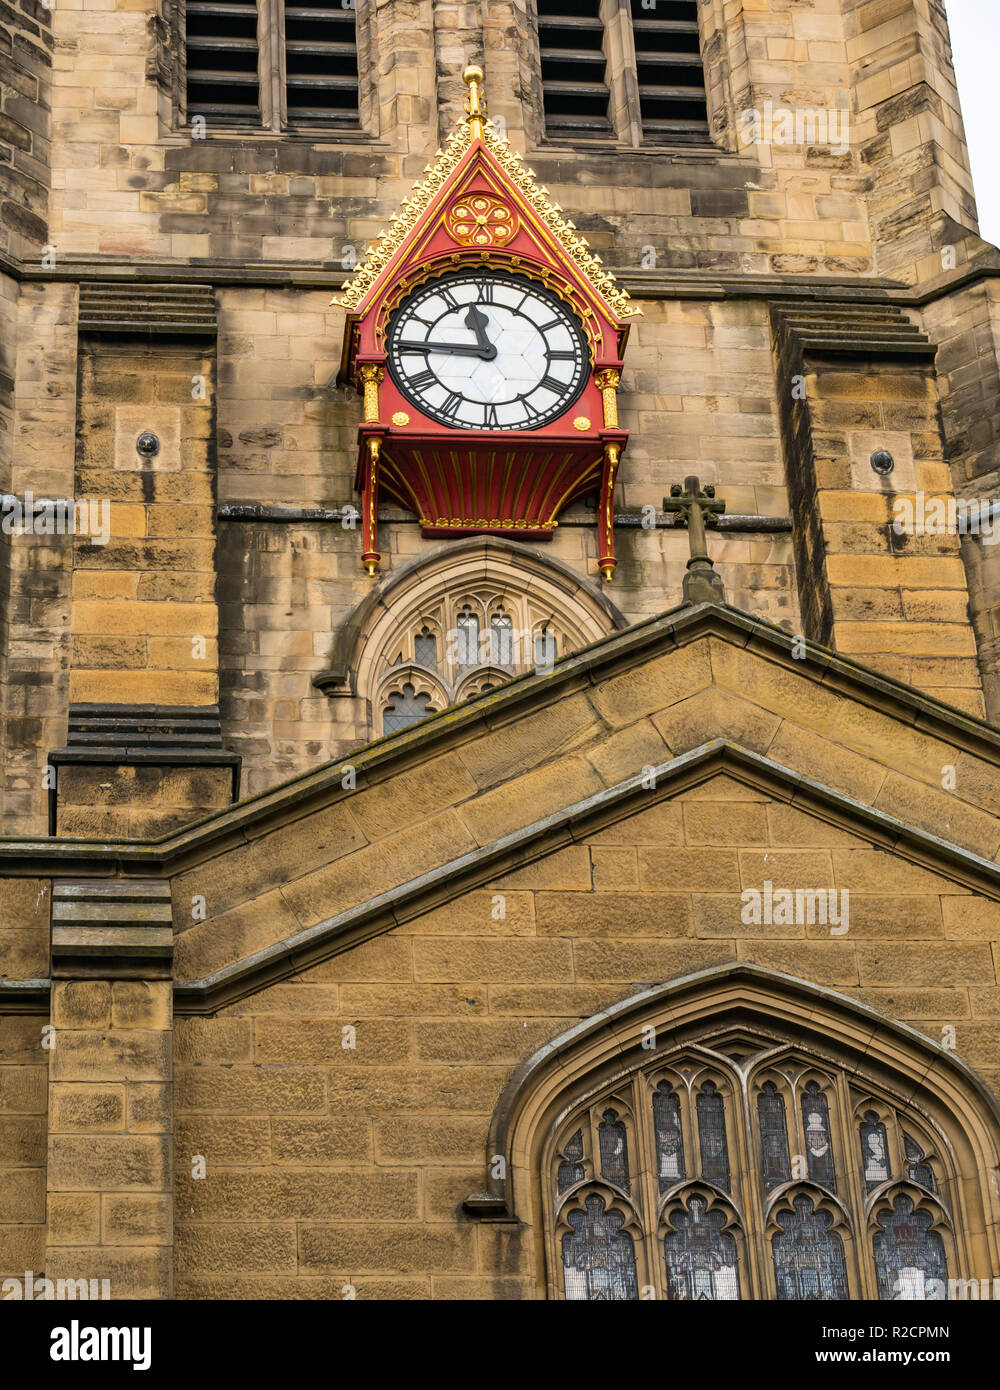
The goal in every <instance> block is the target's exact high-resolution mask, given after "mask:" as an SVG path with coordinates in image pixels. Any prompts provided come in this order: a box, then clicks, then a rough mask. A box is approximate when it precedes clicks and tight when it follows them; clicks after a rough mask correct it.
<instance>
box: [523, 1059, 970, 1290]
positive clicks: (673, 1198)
mask: <svg viewBox="0 0 1000 1390" xmlns="http://www.w3.org/2000/svg"><path fill="white" fill-rule="evenodd" d="M704 1041H705V1046H706V1047H708V1048H709V1049H710V1050H711V1051H713V1052H716V1053H717V1054H720V1053H721V1052H722V1047H721V1046H720V1047H715V1046H714V1045H713V1044H712V1043H711V1042H710V1041H708V1040H707V1039H705V1040H704ZM772 1048H773V1040H768V1041H767V1043H766V1051H770V1050H771V1049H772ZM680 1055H681V1056H682V1057H683V1048H681V1049H680ZM753 1056H754V1054H753V1053H750V1052H747V1053H745V1054H744V1055H743V1056H742V1057H741V1061H740V1062H739V1063H738V1064H737V1067H736V1069H734V1072H733V1076H732V1077H731V1078H728V1079H727V1078H726V1077H725V1076H723V1075H722V1074H721V1072H720V1071H719V1070H718V1069H717V1068H716V1067H715V1066H713V1067H712V1071H713V1072H715V1075H713V1076H710V1077H707V1078H705V1077H704V1069H703V1066H699V1067H698V1068H695V1069H694V1070H691V1069H690V1068H686V1067H685V1065H684V1064H683V1063H682V1062H679V1063H678V1067H679V1070H676V1069H675V1067H674V1066H673V1065H672V1064H671V1063H670V1062H669V1059H663V1058H661V1059H660V1060H659V1061H658V1063H657V1064H656V1068H655V1070H654V1067H653V1064H645V1065H637V1066H635V1067H634V1068H633V1069H632V1070H631V1071H630V1072H629V1073H627V1077H625V1078H620V1079H619V1080H618V1081H617V1082H615V1083H614V1084H613V1085H609V1089H608V1091H607V1092H606V1093H605V1095H604V1097H603V1099H602V1098H601V1096H600V1094H598V1095H597V1096H596V1097H594V1095H593V1093H591V1097H590V1098H589V1099H588V1100H587V1101H586V1102H584V1104H583V1108H582V1109H581V1110H578V1111H577V1113H576V1115H575V1117H574V1116H573V1114H572V1112H570V1114H569V1115H568V1116H566V1118H564V1120H563V1121H562V1129H561V1133H562V1135H563V1138H562V1143H561V1147H559V1148H558V1150H554V1151H553V1156H554V1163H553V1166H552V1167H551V1168H550V1169H548V1172H549V1178H548V1183H549V1185H550V1186H549V1191H550V1194H551V1196H550V1198H549V1201H550V1202H551V1203H552V1219H553V1220H555V1221H558V1222H559V1223H560V1226H561V1229H562V1231H563V1232H566V1231H567V1229H568V1230H569V1231H570V1232H573V1233H575V1234H574V1237H573V1238H574V1240H576V1241H577V1245H576V1246H572V1248H573V1249H577V1248H578V1245H579V1242H580V1241H581V1240H583V1238H584V1235H586V1233H587V1232H588V1231H589V1232H590V1233H591V1235H589V1236H587V1240H588V1241H591V1239H592V1240H593V1242H596V1246H597V1247H599V1248H601V1249H604V1250H605V1253H604V1255H602V1256H601V1257H600V1259H596V1266H599V1267H600V1268H601V1269H603V1270H604V1271H605V1273H602V1274H600V1275H596V1274H595V1275H593V1276H590V1275H587V1276H586V1277H585V1274H584V1273H583V1272H581V1270H582V1269H583V1265H585V1264H586V1261H584V1262H583V1265H581V1262H580V1260H577V1261H576V1262H575V1263H574V1261H573V1260H570V1261H569V1262H568V1263H567V1262H566V1261H565V1260H562V1259H561V1260H560V1263H561V1264H562V1265H563V1273H562V1275H560V1278H561V1279H562V1278H563V1276H564V1275H565V1276H566V1277H567V1278H568V1279H569V1281H570V1282H569V1283H565V1282H563V1283H561V1284H560V1285H559V1293H560V1294H561V1295H564V1296H565V1297H567V1298H574V1299H579V1298H589V1297H596V1298H601V1299H609V1298H619V1297H628V1298H631V1297H634V1294H633V1293H632V1292H631V1289H632V1287H633V1286H632V1284H631V1282H629V1280H626V1279H624V1277H623V1276H620V1275H618V1276H614V1277H612V1276H611V1275H609V1274H607V1270H609V1269H610V1268H612V1267H614V1268H618V1265H617V1264H616V1263H615V1259H614V1258H612V1256H611V1255H610V1254H609V1253H607V1249H608V1247H609V1242H611V1240H612V1233H613V1234H614V1238H615V1240H616V1241H618V1242H619V1244H617V1245H615V1249H617V1250H620V1251H623V1252H624V1251H627V1252H628V1260H627V1261H626V1263H627V1264H628V1267H629V1268H630V1269H631V1268H632V1267H633V1266H632V1263H631V1262H632V1260H633V1258H634V1260H635V1262H636V1263H635V1265H634V1267H635V1269H636V1270H637V1277H638V1279H639V1283H640V1285H643V1286H644V1285H645V1283H646V1281H647V1280H648V1279H649V1278H650V1277H651V1276H652V1277H653V1278H654V1280H655V1286H656V1287H657V1288H658V1290H659V1292H658V1293H657V1294H656V1295H654V1296H657V1297H661V1298H666V1299H670V1300H673V1299H677V1300H679V1301H687V1300H690V1299H693V1298H696V1299H699V1300H719V1301H725V1300H731V1299H738V1298H760V1297H765V1298H776V1299H778V1300H780V1301H802V1300H805V1301H845V1300H850V1299H856V1298H882V1299H892V1298H897V1297H905V1298H922V1297H935V1296H939V1295H937V1294H935V1293H933V1292H928V1290H932V1289H933V1288H934V1287H935V1285H934V1283H933V1281H937V1280H945V1281H946V1280H947V1278H948V1275H949V1273H954V1271H953V1270H950V1269H949V1261H950V1260H951V1258H952V1254H951V1252H952V1251H953V1249H957V1248H958V1247H957V1246H955V1245H954V1244H953V1243H949V1242H953V1241H954V1237H953V1236H952V1234H951V1231H952V1227H951V1225H950V1224H948V1223H949V1217H948V1214H947V1213H946V1212H944V1210H943V1208H941V1207H940V1206H939V1204H938V1202H937V1201H935V1198H934V1196H933V1195H932V1194H933V1187H934V1186H937V1187H940V1181H939V1180H938V1179H937V1178H936V1177H935V1174H934V1172H933V1171H931V1168H930V1164H929V1163H928V1162H927V1152H928V1148H929V1146H928V1143H927V1140H926V1136H925V1137H923V1138H922V1139H921V1140H920V1142H919V1143H918V1141H917V1139H916V1138H914V1136H913V1134H911V1133H909V1132H908V1127H907V1126H906V1124H905V1121H906V1114H907V1112H906V1111H905V1110H904V1109H903V1107H902V1106H901V1104H900V1102H899V1101H890V1100H889V1099H888V1098H887V1097H883V1098H882V1099H880V1100H877V1101H876V1097H875V1096H873V1097H872V1099H873V1101H876V1103H877V1105H878V1109H877V1110H876V1108H875V1105H867V1104H862V1106H861V1107H860V1108H859V1109H855V1108H854V1107H855V1099H854V1092H853V1087H854V1086H855V1084H856V1081H857V1070H856V1066H855V1065H853V1064H852V1065H851V1067H850V1069H847V1068H842V1067H840V1066H832V1064H831V1059H830V1058H829V1057H828V1056H824V1061H823V1069H824V1075H823V1077H822V1078H820V1079H817V1078H816V1073H815V1072H813V1074H812V1076H810V1075H809V1070H808V1069H807V1070H806V1071H805V1074H804V1075H802V1074H801V1073H799V1078H798V1079H794V1077H793V1071H792V1070H789V1071H788V1076H789V1078H792V1079H790V1080H789V1081H788V1082H785V1081H784V1080H783V1079H782V1078H779V1077H775V1076H774V1073H772V1074H771V1076H769V1075H768V1072H767V1071H766V1070H763V1071H762V1072H761V1073H759V1074H758V1079H757V1080H756V1081H754V1080H753V1077H754V1068H753ZM762 1060H763V1054H762ZM664 1067H666V1074H664ZM831 1067H832V1069H831ZM699 1071H700V1072H701V1077H699V1076H698V1072H699ZM685 1077H686V1078H687V1079H685ZM647 1078H648V1080H647ZM702 1078H704V1079H702ZM581 1080H582V1079H581ZM563 1114H564V1115H566V1112H565V1111H563ZM751 1115H752V1116H753V1123H752V1124H751ZM852 1115H853V1116H854V1118H853V1119H852ZM926 1122H927V1117H926V1116H923V1115H922V1118H921V1119H920V1121H919V1123H918V1124H916V1125H915V1129H916V1130H917V1132H919V1133H920V1134H922V1135H924V1131H925V1127H926ZM793 1131H794V1133H793ZM689 1139H690V1145H689ZM873 1139H874V1143H872V1140H873ZM793 1141H794V1142H793ZM553 1142H554V1141H553ZM591 1144H592V1145H593V1153H594V1158H595V1164H594V1167H591V1166H590V1165H589V1164H588V1161H587V1155H588V1154H589V1153H590V1152H591V1151H592V1150H591ZM896 1144H898V1145H899V1153H898V1155H897V1154H895V1151H894V1149H893V1147H892V1146H893V1145H896ZM803 1145H804V1160H803V1158H802V1157H796V1159H795V1163H794V1164H793V1162H792V1158H793V1155H792V1153H791V1149H792V1147H794V1148H795V1149H796V1150H799V1151H801V1150H802V1147H803ZM690 1149H693V1154H692V1152H690V1151H689V1150H690ZM934 1151H935V1152H936V1153H937V1152H943V1151H945V1150H944V1149H943V1148H942V1149H941V1150H939V1149H938V1147H937V1145H935V1146H934ZM904 1154H905V1160H904ZM936 1161H937V1160H936ZM800 1165H801V1167H800ZM897 1173H902V1174H903V1176H904V1177H908V1178H909V1180H910V1181H911V1182H914V1183H916V1184H917V1185H918V1186H920V1187H921V1188H922V1190H923V1191H924V1192H926V1193H927V1199H926V1206H922V1204H921V1203H920V1201H919V1200H918V1199H916V1198H915V1197H914V1196H913V1195H912V1193H911V1192H906V1191H903V1192H901V1191H900V1190H899V1189H898V1188H897V1189H895V1190H894V1189H892V1188H891V1187H889V1188H888V1189H887V1195H886V1196H885V1197H883V1198H882V1206H881V1208H877V1209H876V1213H875V1215H876V1216H877V1219H878V1227H877V1230H874V1231H873V1228H872V1226H871V1224H870V1223H871V1221H872V1220H874V1217H872V1216H871V1215H869V1213H868V1209H867V1207H866V1206H864V1205H863V1204H862V1199H861V1195H860V1194H861V1193H862V1192H866V1191H871V1190H873V1188H872V1187H871V1184H872V1183H875V1185H876V1186H883V1185H885V1184H886V1183H891V1181H892V1179H893V1177H894V1176H895V1174H897ZM845 1174H846V1176H845ZM883 1175H885V1176H883ZM876 1179H877V1182H876ZM795 1180H798V1182H797V1185H794V1184H795ZM785 1184H789V1185H788V1186H787V1187H785V1186H784V1185H785ZM932 1185H933V1186H932ZM838 1186H839V1187H840V1189H841V1195H839V1196H838V1195H837V1189H838ZM779 1188H784V1190H783V1191H782V1192H781V1193H780V1195H779V1193H778V1189H779ZM772 1192H773V1193H775V1196H774V1197H770V1196H769V1195H768V1194H769V1193H772ZM596 1195H600V1196H601V1198H602V1202H601V1205H600V1208H599V1209H598V1207H597V1206H596V1205H595V1204H594V1202H593V1200H592V1199H593V1198H594V1197H595V1196H596ZM588 1203H590V1205H589V1206H588V1205H587V1204H588ZM574 1212H576V1213H577V1215H575V1216H573V1215H572V1213H574ZM588 1212H589V1213H590V1215H589V1216H588V1215H587V1213H588ZM612 1212H615V1213H617V1216H616V1217H615V1219H614V1220H611V1219H610V1216H609V1213H612ZM623 1212H624V1213H625V1214H624V1215H623ZM629 1212H630V1213H631V1214H629ZM580 1213H583V1215H581V1214H580ZM598 1216H599V1217H600V1220H599V1221H598V1220H597V1217H598ZM595 1223H596V1224H595ZM624 1237H627V1240H626V1239H624ZM559 1239H560V1242H562V1241H563V1237H562V1236H560V1238H559ZM570 1248H571V1246H570V1245H566V1244H565V1242H563V1243H562V1244H560V1245H559V1251H560V1256H562V1255H563V1254H564V1253H565V1251H566V1250H569V1249H570ZM590 1258H591V1263H594V1258H595V1257H590ZM623 1258H624V1257H623ZM596 1266H595V1267H596ZM914 1271H916V1272H914ZM588 1290H596V1292H588ZM922 1290H923V1292H922ZM644 1296H645V1295H644Z"/></svg>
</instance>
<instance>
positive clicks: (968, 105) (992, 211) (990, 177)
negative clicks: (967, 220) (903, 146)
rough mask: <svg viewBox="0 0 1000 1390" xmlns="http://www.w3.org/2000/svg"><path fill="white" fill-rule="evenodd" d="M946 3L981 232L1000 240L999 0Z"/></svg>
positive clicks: (988, 239)
mask: <svg viewBox="0 0 1000 1390" xmlns="http://www.w3.org/2000/svg"><path fill="white" fill-rule="evenodd" d="M945 8H946V9H947V12H948V27H949V29H950V30H951V46H952V51H953V54H954V58H955V75H956V77H957V78H958V95H959V99H960V101H961V103H962V118H963V120H964V121H965V138H966V140H967V141H968V145H969V158H970V161H971V163H972V180H973V185H974V187H975V190H976V203H977V206H978V208H979V233H980V235H981V236H982V237H983V238H984V239H985V240H986V241H991V242H993V244H994V245H1000V155H998V153H997V123H996V96H997V63H998V60H1000V0H945Z"/></svg>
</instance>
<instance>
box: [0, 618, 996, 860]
mask: <svg viewBox="0 0 1000 1390" xmlns="http://www.w3.org/2000/svg"><path fill="white" fill-rule="evenodd" d="M703 636H716V637H720V638H721V639H723V640H725V641H729V642H732V643H734V645H738V646H742V647H746V648H748V649H750V650H753V651H755V652H758V653H759V654H760V655H762V656H765V657H771V658H772V659H773V658H777V659H779V660H781V661H782V662H783V664H785V665H787V667H788V668H789V669H790V670H794V671H795V673H796V674H797V675H806V676H808V675H810V673H814V672H818V676H817V677H815V678H817V679H818V680H819V682H820V683H821V684H824V685H826V686H828V687H829V688H831V689H835V690H837V691H838V692H842V693H846V694H849V695H851V696H853V697H854V698H855V699H858V700H860V701H862V702H863V703H865V704H868V705H871V706H874V707H876V708H879V709H882V710H883V711H884V712H885V713H886V714H888V715H889V716H890V717H892V718H894V719H898V720H901V721H902V722H904V723H906V724H909V725H911V726H912V727H914V728H916V729H919V730H920V731H921V732H924V733H934V734H935V735H937V736H938V737H943V738H945V739H946V740H948V741H949V742H951V743H953V744H955V745H957V746H960V747H961V749H962V750H963V751H970V750H971V751H974V752H976V753H978V754H979V756H981V757H983V758H985V759H987V760H988V761H991V762H993V763H995V764H996V765H997V766H998V767H1000V730H997V729H996V728H994V727H993V726H992V725H990V724H988V723H987V722H986V721H985V720H981V719H977V718H976V717H975V716H973V715H969V714H966V713H964V712H963V711H961V710H957V709H955V708H954V707H952V706H950V705H947V704H945V703H944V702H943V701H941V700H937V699H935V698H934V697H933V696H930V695H924V694H922V693H921V692H920V691H917V690H915V689H914V688H913V687H912V686H908V685H905V684H904V683H903V682H901V681H897V680H894V679H893V678H891V677H889V676H882V675H879V674H877V673H876V672H874V671H871V670H869V669H868V668H867V667H865V666H863V665H861V664H860V663H859V662H856V661H853V660H851V659H850V658H849V657H844V656H840V655H839V654H837V653H836V652H833V651H831V650H829V649H828V648H826V647H822V646H819V645H818V644H816V643H812V642H805V644H804V648H805V653H806V655H805V657H804V658H795V657H793V656H792V654H791V653H792V647H793V644H794V645H795V646H796V649H797V650H801V649H802V647H803V643H802V640H801V639H800V638H798V637H796V636H794V635H793V634H791V633H788V632H786V631H785V630H784V629H783V628H779V627H777V626H776V625H775V624H773V623H770V622H768V621H767V620H765V619H762V618H759V617H754V616H752V615H751V614H749V613H746V612H744V611H743V610H742V609H739V608H734V607H731V606H730V605H728V604H711V603H704V604H696V605H690V604H682V605H680V606H679V607H677V608H674V609H671V610H668V611H667V612H665V613H662V614H659V615H657V616H655V617H652V618H647V619H645V620H644V621H643V622H640V623H636V624H634V625H633V626H631V627H628V628H626V629H624V630H623V631H618V632H612V633H610V634H609V635H608V636H606V637H602V638H599V639H598V640H597V641H596V642H592V643H590V645H589V646H586V647H582V648H580V649H579V650H578V651H576V652H573V653H572V654H571V655H569V656H566V657H562V658H560V659H559V660H558V661H556V662H555V664H554V665H553V667H552V668H551V670H549V671H546V672H543V673H540V674H536V673H530V672H529V673H526V674H525V675H522V676H516V677H514V678H513V679H512V680H510V681H507V682H505V683H504V684H503V685H500V686H498V687H495V688H494V689H493V690H491V691H488V692H484V693H483V694H481V695H478V696H476V697H475V698H474V699H471V700H467V701H465V702H463V703H462V704H461V705H453V706H450V707H449V708H448V709H445V710H442V711H440V712H439V713H437V714H434V715H431V716H430V717H429V718H428V719H426V720H423V721H422V722H421V723H420V724H418V725H415V726H414V727H412V728H410V729H406V730H401V731H400V732H399V733H395V734H390V735H387V736H385V737H383V738H380V739H376V740H374V741H373V742H371V743H369V744H366V745H363V746H362V747H360V748H358V749H355V750H353V751H352V752H350V753H348V754H346V755H345V756H344V757H342V758H337V759H333V760H331V761H330V762H327V763H324V764H323V765H322V766H321V767H319V768H316V769H314V770H312V771H310V772H305V773H300V774H299V775H298V776H296V777H293V778H291V779H289V780H288V781H286V782H282V783H280V784H279V785H278V786H276V787H272V788H270V789H268V790H267V791H264V792H260V793H258V794H257V795H256V796H254V797H250V798H247V799H246V800H243V801H239V802H237V803H235V804H234V805H232V806H229V807H226V808H224V809H223V810H219V811H215V812H213V813H211V814H210V815H209V816H206V817H203V818H202V819H200V820H198V821H194V822H192V823H191V824H189V825H187V826H185V827H183V828H182V829H180V830H175V831H171V832H168V833H167V834H166V835H162V836H160V837H158V838H156V839H150V840H99V839H87V838H82V837H75V836H74V837H71V836H39V837H37V838H14V837H12V838H7V839H2V840H0V872H3V871H16V870H20V871H21V872H25V873H28V872H39V871H43V872H44V870H45V866H46V865H49V864H52V865H53V866H57V868H56V871H57V872H66V871H67V866H69V865H71V866H72V871H73V872H80V871H81V870H82V869H84V868H85V867H90V868H91V869H92V871H93V872H99V873H109V872H114V871H115V870H116V869H117V870H118V871H121V872H134V871H135V870H136V868H137V867H138V868H141V870H142V871H143V872H151V871H156V870H161V871H162V870H165V869H168V868H169V867H170V866H171V865H173V864H175V863H176V862H178V861H180V860H182V859H186V858H189V857H196V856H197V854H198V852H199V851H201V850H204V849H206V848H207V847H209V846H217V847H218V848H219V849H220V850H221V849H223V848H225V847H226V845H227V842H228V843H229V845H233V844H242V843H246V842H247V840H249V839H253V838H254V837H255V834H254V832H255V833H256V834H261V833H264V832H263V830H262V829H256V831H255V828H256V827H258V826H261V824H262V823H264V822H266V821H268V820H270V819H277V818H279V817H281V816H282V815H284V814H286V813H287V812H288V811H289V810H290V809H293V808H295V807H297V806H300V807H301V809H302V813H303V814H305V813H306V811H307V809H308V807H309V805H310V803H312V802H313V801H317V800H321V799H323V798H324V797H326V796H327V794H328V793H330V792H331V791H335V792H339V791H341V790H342V789H341V787H340V782H341V776H342V771H343V769H344V768H345V767H347V766H351V767H353V768H354V769H355V772H356V780H357V789H358V790H360V789H361V788H362V786H363V785H370V784H373V783H376V782H381V781H383V780H384V779H385V778H386V777H388V776H390V775H391V774H392V773H393V772H395V771H398V770H402V769H403V768H406V767H409V766H411V765H412V764H413V763H415V762H416V761H418V760H419V759H420V758H422V757H425V756H426V754H427V752H428V751H429V749H431V748H434V747H436V746H437V745H439V744H447V743H448V742H455V741H457V740H458V739H459V738H460V737H461V736H462V735H464V734H466V733H468V732H469V731H471V730H474V729H477V728H478V729H480V730H489V729H491V728H493V727H494V725H495V724H498V723H503V722H507V721H508V720H510V719H511V718H512V717H514V716H515V715H516V713H517V711H518V710H520V709H521V708H523V707H524V706H525V705H526V704H529V703H530V702H532V701H533V700H535V699H537V698H538V697H539V695H542V696H543V697H545V698H546V699H548V700H551V699H553V698H555V697H557V696H558V694H559V693H560V692H561V691H562V690H563V689H565V688H566V687H568V686H572V685H573V684H574V683H575V684H576V685H577V686H578V687H580V686H585V685H588V684H595V683H596V680H598V679H601V678H603V675H604V673H605V672H606V671H607V669H608V668H609V667H615V666H621V667H623V668H626V669H627V668H628V667H629V666H631V665H634V664H635V663H636V662H638V661H639V660H642V659H643V658H644V657H647V656H649V655H650V654H652V653H655V652H656V651H657V650H658V649H659V650H663V651H669V650H671V649H674V650H676V649H679V648H680V647H682V646H686V645H687V644H688V643H689V642H692V641H695V640H697V639H699V638H700V637H703ZM363 778H364V782H363V781H362V779H363ZM342 794H343V795H345V796H350V795H351V794H352V793H350V792H343V793H342Z"/></svg>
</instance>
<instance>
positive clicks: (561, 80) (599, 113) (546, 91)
mask: <svg viewBox="0 0 1000 1390" xmlns="http://www.w3.org/2000/svg"><path fill="white" fill-rule="evenodd" d="M538 43H539V48H540V49H541V58H542V101H543V104H544V108H545V129H546V133H547V134H549V135H556V136H559V135H562V136H587V135H605V136H606V135H610V134H611V120H610V115H609V107H610V101H611V97H610V92H609V91H608V80H607V59H606V57H605V54H604V23H603V21H602V19H601V17H600V4H599V0H538Z"/></svg>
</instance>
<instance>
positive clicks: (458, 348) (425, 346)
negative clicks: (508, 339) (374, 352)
mask: <svg viewBox="0 0 1000 1390" xmlns="http://www.w3.org/2000/svg"><path fill="white" fill-rule="evenodd" d="M398 351H400V352H451V353H455V354H456V356H458V357H480V358H482V359H483V361H485V362H490V361H492V360H493V358H494V357H496V355H497V350H496V348H495V347H494V346H493V344H492V343H488V344H487V345H486V346H485V347H473V345H472V344H471V343H399V344H398Z"/></svg>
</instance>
